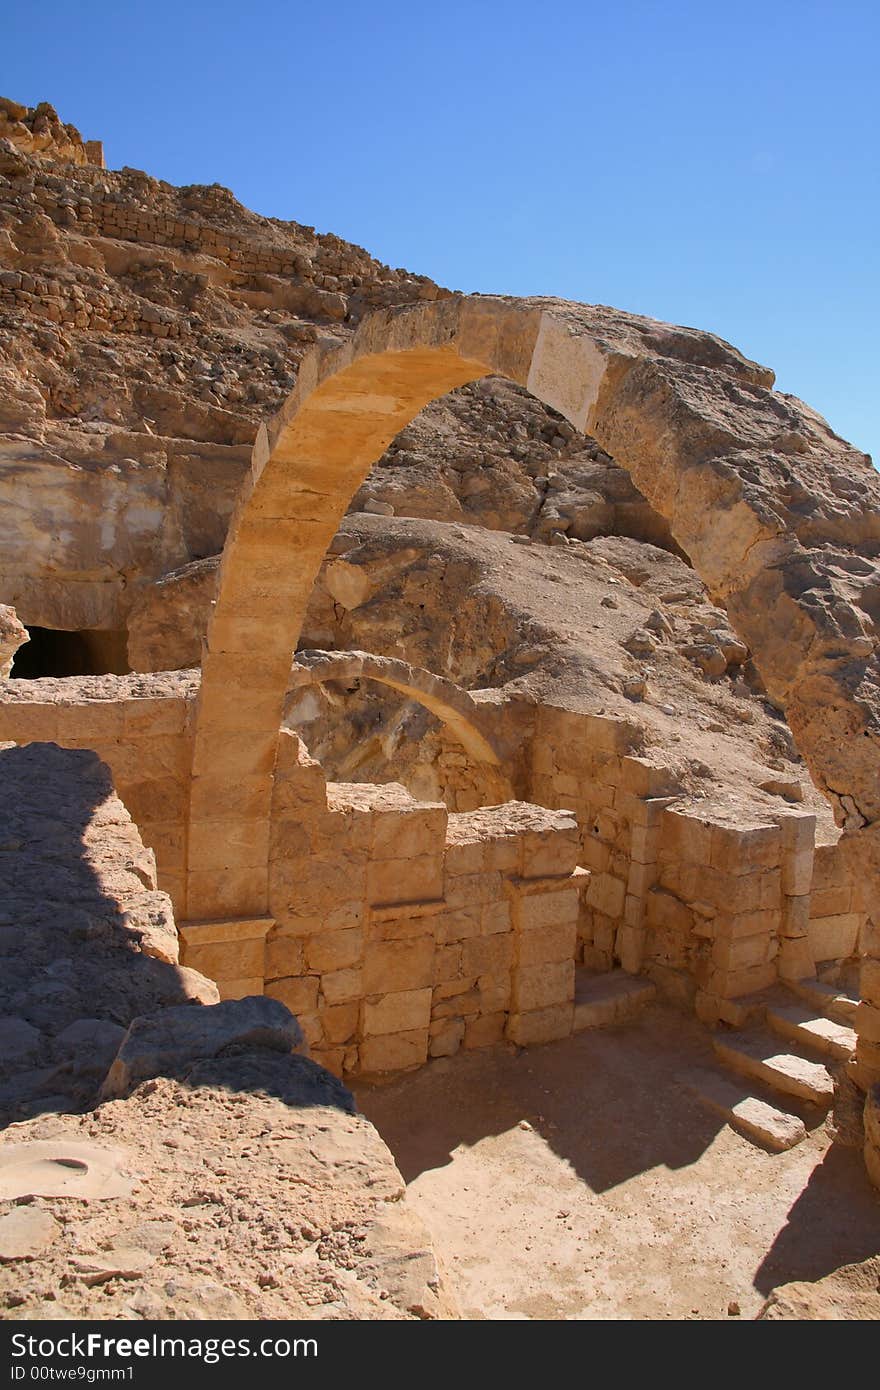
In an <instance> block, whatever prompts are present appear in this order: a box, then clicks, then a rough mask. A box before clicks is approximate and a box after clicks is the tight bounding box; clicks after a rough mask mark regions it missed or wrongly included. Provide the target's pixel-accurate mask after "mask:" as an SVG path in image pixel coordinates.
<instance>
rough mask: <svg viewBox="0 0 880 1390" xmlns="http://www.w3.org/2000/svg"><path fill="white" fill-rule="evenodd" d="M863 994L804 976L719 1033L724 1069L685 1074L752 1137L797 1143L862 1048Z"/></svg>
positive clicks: (775, 1144)
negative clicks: (856, 1025)
mask: <svg viewBox="0 0 880 1390" xmlns="http://www.w3.org/2000/svg"><path fill="white" fill-rule="evenodd" d="M857 1002H858V1001H857V1000H855V999H852V998H851V997H850V996H849V995H847V994H845V993H843V992H842V991H840V990H839V989H837V988H836V987H834V986H831V985H825V984H821V983H819V982H817V981H814V980H805V981H801V982H799V983H798V984H796V985H793V986H790V987H786V988H783V989H780V990H779V991H778V992H776V993H774V994H772V995H768V996H767V998H766V999H765V1000H762V1001H758V1002H756V1006H755V1007H754V1008H753V1009H752V1010H751V1011H750V1012H749V1022H748V1024H747V1025H746V1026H743V1027H741V1028H740V1029H735V1030H734V1029H725V1030H720V1031H719V1032H717V1033H716V1034H715V1035H714V1036H713V1039H712V1042H713V1047H714V1049H715V1056H716V1058H717V1059H718V1062H719V1063H720V1064H721V1068H723V1070H721V1069H719V1070H717V1071H716V1070H712V1069H708V1068H707V1069H706V1070H704V1071H701V1072H699V1073H698V1074H696V1075H692V1076H689V1077H685V1078H683V1082H684V1085H685V1086H686V1087H687V1089H688V1090H690V1091H691V1092H692V1093H693V1094H695V1095H696V1096H697V1097H698V1098H699V1099H700V1100H701V1101H702V1102H703V1103H704V1104H705V1105H707V1106H708V1107H709V1108H710V1109H712V1110H713V1111H715V1112H716V1113H718V1114H721V1115H723V1116H724V1118H725V1119H726V1120H727V1121H728V1123H729V1124H731V1125H732V1126H733V1127H734V1128H735V1129H738V1130H739V1131H740V1132H742V1133H743V1134H745V1135H746V1136H747V1137H748V1138H750V1139H753V1140H755V1141H756V1142H758V1143H760V1144H763V1145H766V1146H767V1147H769V1148H772V1149H777V1150H781V1149H790V1148H791V1147H792V1146H793V1145H794V1144H798V1143H800V1141H801V1140H802V1139H804V1138H806V1135H807V1132H808V1128H809V1127H810V1125H811V1123H815V1121H816V1120H817V1118H818V1117H819V1116H821V1114H822V1113H823V1112H826V1111H827V1110H828V1109H829V1108H830V1107H831V1104H832V1102H833V1100H834V1077H833V1075H832V1070H829V1067H830V1068H832V1069H837V1068H838V1067H840V1066H841V1065H842V1064H843V1063H844V1062H846V1061H847V1060H848V1059H849V1058H850V1057H851V1056H852V1054H853V1052H854V1051H855V1045H856V1035H855V1032H854V1030H853V1028H852V1027H851V1026H850V1025H851V1022H852V1019H853V1016H854V1013H855V1008H856V1005H857Z"/></svg>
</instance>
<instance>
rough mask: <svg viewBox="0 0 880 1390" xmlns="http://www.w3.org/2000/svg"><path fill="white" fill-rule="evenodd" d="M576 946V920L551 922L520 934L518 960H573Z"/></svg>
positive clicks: (525, 962) (531, 962) (527, 962)
mask: <svg viewBox="0 0 880 1390" xmlns="http://www.w3.org/2000/svg"><path fill="white" fill-rule="evenodd" d="M502 939H504V938H502ZM576 946H577V923H576V922H551V923H550V925H549V926H546V927H538V928H537V929H536V930H535V931H529V932H523V933H522V934H521V935H520V937H519V941H518V945H517V953H518V962H519V964H520V965H540V964H541V962H542V961H555V960H574V953H575V948H576Z"/></svg>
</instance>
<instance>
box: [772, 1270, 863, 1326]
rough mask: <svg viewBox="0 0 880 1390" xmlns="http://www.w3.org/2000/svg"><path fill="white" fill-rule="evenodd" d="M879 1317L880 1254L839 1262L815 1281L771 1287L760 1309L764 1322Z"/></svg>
mask: <svg viewBox="0 0 880 1390" xmlns="http://www.w3.org/2000/svg"><path fill="white" fill-rule="evenodd" d="M878 1318H880V1257H878V1258H877V1259H872V1260H865V1261H864V1262H863V1263H862V1264H851V1265H841V1267H840V1269H835V1270H834V1271H833V1272H832V1273H831V1274H828V1275H826V1277H825V1278H824V1279H817V1280H816V1281H815V1283H813V1282H810V1281H809V1280H798V1281H797V1282H796V1283H792V1284H781V1285H780V1286H779V1288H777V1289H774V1290H773V1292H772V1293H771V1295H770V1297H769V1298H768V1299H767V1302H766V1303H765V1304H764V1307H763V1308H762V1309H761V1312H760V1313H759V1314H758V1319H759V1321H766V1322H792V1321H795V1322H876V1321H877V1319H878Z"/></svg>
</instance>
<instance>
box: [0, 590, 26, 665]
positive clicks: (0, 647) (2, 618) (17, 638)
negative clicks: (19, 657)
mask: <svg viewBox="0 0 880 1390" xmlns="http://www.w3.org/2000/svg"><path fill="white" fill-rule="evenodd" d="M27 640H28V635H27V629H26V628H25V626H24V624H23V623H20V622H19V620H18V614H17V613H16V611H15V609H14V608H9V607H7V605H6V604H3V603H0V680H7V679H8V677H9V673H10V671H11V670H12V662H13V660H14V658H15V653H16V652H17V651H18V649H19V647H21V646H22V645H23V644H24V643H25V642H26V641H27Z"/></svg>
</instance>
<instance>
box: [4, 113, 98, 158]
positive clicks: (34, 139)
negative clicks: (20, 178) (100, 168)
mask: <svg viewBox="0 0 880 1390" xmlns="http://www.w3.org/2000/svg"><path fill="white" fill-rule="evenodd" d="M0 140H8V141H9V142H10V144H11V145H13V146H14V147H15V148H16V149H17V150H20V151H21V152H22V153H26V154H30V155H36V156H37V157H38V158H43V159H51V160H63V161H65V162H68V163H71V164H88V163H98V164H103V162H104V161H103V154H102V153H101V152H100V145H99V142H97V141H94V140H88V141H84V140H83V138H82V136H81V135H80V133H79V131H78V130H77V128H76V126H74V125H69V124H68V123H67V122H65V121H62V120H61V119H60V118H59V116H58V112H57V111H56V110H55V108H54V106H50V105H49V103H48V101H41V102H40V103H39V104H38V105H37V106H22V105H21V103H20V102H17V101H10V99H9V98H8V97H0Z"/></svg>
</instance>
